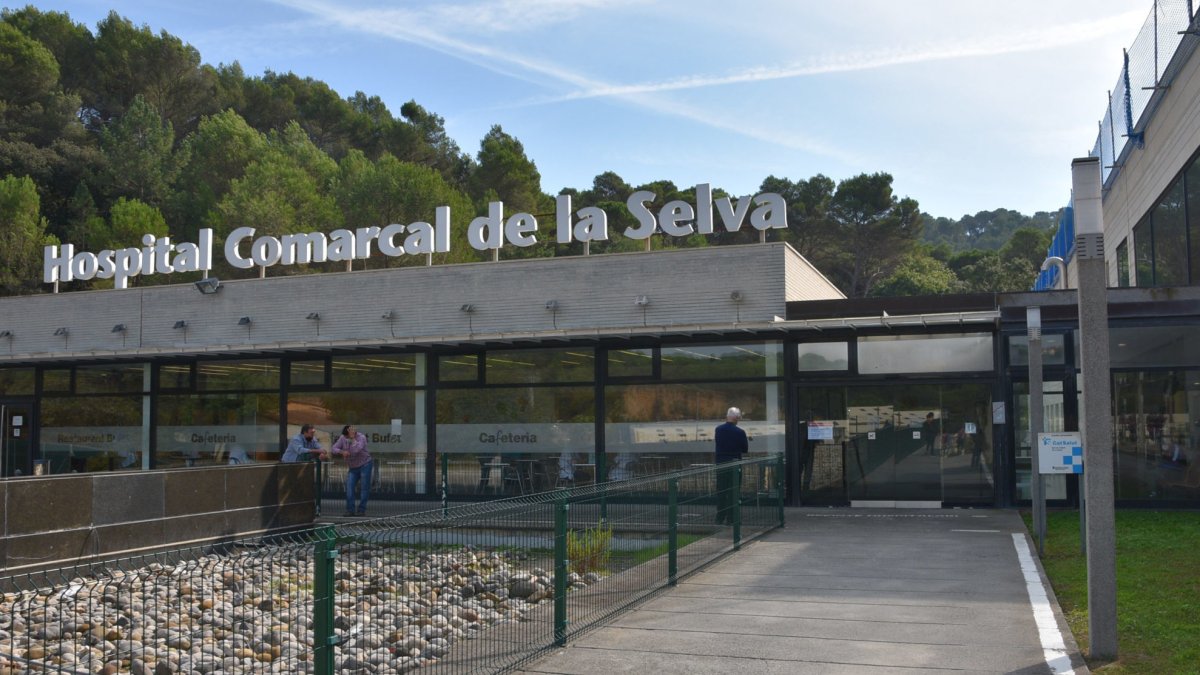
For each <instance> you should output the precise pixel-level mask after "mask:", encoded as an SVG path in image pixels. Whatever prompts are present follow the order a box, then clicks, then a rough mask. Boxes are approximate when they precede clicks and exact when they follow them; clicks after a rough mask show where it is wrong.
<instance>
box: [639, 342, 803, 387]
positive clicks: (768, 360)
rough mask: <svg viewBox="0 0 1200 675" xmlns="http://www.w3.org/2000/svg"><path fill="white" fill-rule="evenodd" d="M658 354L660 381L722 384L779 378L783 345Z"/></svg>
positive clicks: (701, 347)
mask: <svg viewBox="0 0 1200 675" xmlns="http://www.w3.org/2000/svg"><path fill="white" fill-rule="evenodd" d="M660 353H661V359H662V366H661V368H662V378H663V379H664V380H699V379H704V380H722V379H735V378H744V377H779V376H781V375H782V374H783V344H782V343H780V342H765V343H763V342H760V343H750V344H741V345H686V346H678V347H663V348H662V350H661V352H660Z"/></svg>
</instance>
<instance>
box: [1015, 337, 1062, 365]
mask: <svg viewBox="0 0 1200 675" xmlns="http://www.w3.org/2000/svg"><path fill="white" fill-rule="evenodd" d="M1066 362H1067V350H1066V336H1065V335H1062V334H1058V335H1055V334H1043V335H1042V365H1043V366H1061V365H1063V364H1065V363H1066ZM1008 365H1009V367H1010V368H1017V367H1021V368H1025V367H1028V366H1029V338H1028V337H1027V336H1025V335H1014V336H1012V337H1010V338H1008Z"/></svg>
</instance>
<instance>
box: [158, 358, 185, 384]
mask: <svg viewBox="0 0 1200 675" xmlns="http://www.w3.org/2000/svg"><path fill="white" fill-rule="evenodd" d="M158 388H159V389H166V390H171V389H191V388H192V365H191V364H186V365H175V364H170V365H165V366H160V367H159V369H158Z"/></svg>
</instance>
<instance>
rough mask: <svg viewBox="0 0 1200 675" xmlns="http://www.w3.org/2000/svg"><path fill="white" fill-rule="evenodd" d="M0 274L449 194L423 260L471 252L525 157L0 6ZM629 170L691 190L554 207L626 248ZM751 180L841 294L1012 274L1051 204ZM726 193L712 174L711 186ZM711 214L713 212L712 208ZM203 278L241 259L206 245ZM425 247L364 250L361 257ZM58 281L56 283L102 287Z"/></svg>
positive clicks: (620, 185) (1033, 246)
mask: <svg viewBox="0 0 1200 675" xmlns="http://www.w3.org/2000/svg"><path fill="white" fill-rule="evenodd" d="M0 82H2V83H3V85H2V86H0V240H2V241H3V242H4V243H5V250H6V254H5V256H4V258H3V260H0V293H3V294H25V293H37V292H45V291H47V290H48V287H47V286H46V285H45V284H43V283H42V282H41V266H42V265H41V263H42V247H43V246H45V245H47V244H50V243H57V242H60V241H62V242H71V243H73V244H75V245H76V247H77V250H89V251H97V250H101V249H105V248H123V247H127V246H138V245H140V244H141V239H142V236H143V235H145V234H148V233H149V234H154V235H156V236H167V235H169V236H171V237H172V239H173V240H174V241H178V242H183V241H195V240H196V237H197V233H198V232H199V231H200V230H201V229H203V228H211V229H213V231H214V236H215V239H216V241H215V245H216V246H217V247H218V248H219V247H220V246H221V244H222V242H223V240H224V238H225V237H226V236H227V235H228V234H229V232H231V231H232V230H234V229H235V228H238V227H242V226H252V227H254V228H256V229H257V230H258V231H259V233H261V234H270V235H277V236H278V235H282V234H287V233H299V232H310V231H324V232H329V231H331V230H334V229H336V228H340V227H346V228H359V227H369V226H380V227H382V226H384V225H388V224H390V223H409V222H413V221H429V220H431V219H432V217H433V211H434V208H435V207H436V206H440V205H448V206H450V208H451V214H452V220H451V233H452V234H451V239H452V245H451V248H450V252H449V253H442V254H435V256H434V262H437V263H446V262H467V261H476V260H483V259H485V257H486V255H485V254H484V253H481V252H479V251H476V250H474V249H473V248H471V247H470V246H469V245H467V243H466V239H465V237H466V226H467V224H468V223H469V222H470V220H471V219H472V218H474V217H475V216H477V215H482V214H484V213H486V211H487V204H488V202H490V201H494V200H502V201H503V202H504V203H505V208H506V210H508V211H509V212H516V211H525V212H529V213H534V214H548V213H552V212H553V211H554V208H555V206H554V195H552V194H548V193H547V192H545V191H544V189H543V186H542V180H541V176H540V174H539V172H538V169H537V165H536V163H535V162H534V160H533V159H532V158H530V157H528V156H527V155H526V153H525V149H524V147H523V145H522V144H521V142H520V141H519V140H518V139H517V138H515V137H514V136H512V135H511V134H509V133H507V132H505V131H504V129H502V128H501V127H500V126H499V125H496V126H493V127H492V128H491V130H490V131H488V133H487V134H486V135H485V136H484V137H483V138H482V139H480V141H479V144H478V149H477V151H475V152H473V153H471V152H467V151H465V150H463V149H462V148H461V147H460V146H459V145H458V143H457V142H456V141H455V140H454V139H452V138H450V137H449V135H448V134H447V133H446V129H445V126H444V123H443V118H442V117H440V116H439V115H437V114H435V113H434V112H432V111H429V110H426V109H425V108H424V107H422V106H421V105H420V104H418V103H417V102H416V101H411V100H410V101H409V102H407V103H405V104H404V105H402V106H401V107H400V110H399V115H398V116H397V115H395V114H393V113H392V111H390V110H388V108H387V106H386V105H385V104H384V103H383V101H382V100H381V99H380V97H379V96H375V95H369V94H366V93H363V92H355V93H354V94H353V95H351V96H346V97H343V96H342V95H341V94H339V93H338V92H335V91H334V90H333V89H331V88H330V87H329V86H328V85H327V84H325V83H324V82H321V81H319V80H314V79H312V78H308V77H302V76H300V75H296V74H293V73H275V72H270V71H268V72H266V73H263V74H262V75H248V74H246V73H244V72H243V71H242V68H241V67H240V66H239V65H238V64H237V63H233V64H228V65H226V64H221V65H217V66H213V65H209V64H206V63H204V62H203V61H202V59H201V55H200V54H199V52H198V51H197V50H196V49H195V48H193V47H192V46H190V45H188V44H186V43H184V42H183V41H182V40H180V39H179V38H177V37H174V36H172V35H170V34H168V33H166V32H165V31H163V32H159V33H154V32H153V31H152V30H150V28H149V27H147V26H139V25H136V24H135V23H133V22H132V21H130V20H129V19H127V18H125V17H122V16H120V15H118V14H117V13H116V12H113V13H110V14H109V15H108V17H107V18H105V19H104V20H102V21H100V22H99V23H98V24H97V25H96V27H95V29H94V30H93V29H89V28H88V27H86V26H84V25H82V24H78V23H75V22H74V21H72V20H71V18H70V17H69V16H68V15H67V14H65V13H60V12H43V11H41V10H38V9H35V8H33V7H25V8H24V9H14V10H9V9H5V10H3V11H2V12H0ZM636 190H650V191H652V192H654V194H655V195H656V200H655V203H653V204H651V205H650V206H651V208H652V209H654V210H655V211H657V209H658V208H660V207H661V206H662V205H664V204H666V203H667V202H669V201H672V200H677V199H679V200H684V201H688V202H693V201H694V199H695V189H694V186H677V185H675V184H674V183H672V182H671V181H669V180H660V181H653V182H651V183H647V184H643V185H631V184H629V183H627V182H626V181H625V180H624V179H622V178H621V177H620V176H619V175H618V174H616V173H614V172H611V171H609V172H605V173H602V174H600V175H598V176H596V178H595V179H594V180H593V182H592V184H591V185H590V186H586V187H583V186H580V187H564V188H562V189H561V190H559V192H558V193H557V194H569V195H571V197H572V202H573V203H572V207H573V208H574V209H579V208H582V207H585V206H599V207H601V208H603V209H604V210H605V211H606V212H607V213H608V216H609V233H610V239H609V240H608V241H604V242H593V243H592V244H591V246H590V250H589V252H590V253H592V254H596V253H606V252H615V251H630V250H639V249H641V248H643V247H644V246H645V245H646V244H645V242H643V241H640V240H632V239H629V238H625V237H623V236H622V234H621V233H622V232H623V231H624V230H625V229H626V228H627V227H631V226H633V225H635V224H636V221H635V219H634V218H633V216H632V214H631V213H630V212H629V210H628V209H627V208H626V206H625V202H626V199H627V198H628V197H629V195H630V194H631V193H632V192H634V191H636ZM760 190H761V191H769V192H777V193H780V194H781V195H783V197H784V199H785V201H786V202H787V203H788V209H789V212H788V229H787V230H786V231H771V232H769V233H768V238H769V239H771V240H779V239H782V240H786V241H788V242H789V243H790V244H791V245H792V246H794V247H795V248H796V249H797V250H799V251H800V252H801V253H802V254H804V255H805V256H806V257H808V258H809V259H810V260H811V261H812V262H813V263H814V264H815V265H816V266H817V267H818V268H819V269H820V270H822V271H823V272H824V273H825V274H826V275H827V276H828V277H829V278H830V279H831V280H832V281H833V282H834V283H836V284H837V285H838V286H839V287H840V288H841V289H842V290H843V291H844V292H845V293H846V294H847V295H848V296H852V297H861V296H866V295H907V294H916V293H952V292H965V291H1002V290H1021V289H1025V288H1028V287H1029V285H1030V283H1031V282H1032V280H1033V278H1034V272H1035V270H1036V266H1037V265H1038V264H1039V263H1040V262H1041V260H1042V258H1043V257H1044V253H1045V250H1046V246H1047V244H1048V242H1049V238H1050V233H1051V232H1052V229H1053V226H1054V225H1055V223H1056V222H1057V217H1058V216H1057V214H1055V213H1044V212H1042V213H1037V214H1034V215H1033V216H1024V215H1021V214H1019V213H1016V212H1013V211H1009V210H1006V209H998V210H996V211H991V212H981V213H978V214H976V215H974V216H964V217H963V218H962V219H959V220H950V219H947V218H933V217H931V216H929V215H927V214H923V213H922V212H921V210H920V207H919V204H918V202H917V200H916V199H914V198H910V197H908V196H899V195H896V194H895V193H894V192H893V189H892V176H891V175H889V174H888V173H886V172H876V173H869V174H868V173H864V174H861V175H858V176H852V177H849V178H845V179H842V180H839V181H835V180H834V179H831V178H829V177H826V176H824V175H820V174H818V175H816V176H812V177H810V178H807V179H798V180H792V179H788V178H780V177H776V176H768V177H766V178H765V179H764V180H763V182H762V184H761V187H760ZM723 195H725V193H724V192H723V191H722V190H720V188H719V186H714V196H715V197H720V196H723ZM718 229H719V228H718ZM754 241H758V233H757V232H752V231H745V230H743V231H741V232H736V233H728V232H719V233H718V234H714V235H710V236H706V237H702V236H698V235H697V236H692V237H688V238H683V239H675V238H670V237H658V236H656V237H653V238H652V239H651V243H650V246H651V247H652V248H669V247H692V246H713V245H724V244H736V243H750V242H754ZM582 253H583V245H582V244H580V243H573V244H570V245H560V244H557V243H555V241H554V239H553V237H549V238H546V237H543V238H542V240H541V241H539V243H538V244H537V245H535V246H531V247H528V248H506V249H505V250H504V252H503V253H502V255H503V256H504V257H506V258H509V257H531V256H563V255H580V254H582ZM214 262H215V263H216V266H217V267H216V269H215V270H214V274H216V275H217V276H219V277H222V278H238V277H246V276H254V275H256V274H258V273H259V272H258V271H255V270H237V269H232V268H230V267H228V266H227V265H226V264H225V262H224V261H223V260H219V259H218V260H215V261H214ZM416 264H424V259H423V258H421V259H417V258H415V257H412V258H392V257H385V256H377V257H376V258H373V259H371V260H368V261H357V262H356V263H355V265H356V266H358V267H359V268H362V267H363V266H366V267H378V266H400V265H416ZM335 269H337V270H341V269H345V267H344V264H342V263H338V264H334V263H320V264H309V265H296V266H287V267H276V268H272V269H271V270H270V273H271V274H272V275H277V274H303V273H315V272H321V271H327V270H335ZM187 280H188V278H187V277H186V275H171V276H163V275H158V276H146V277H139V278H137V279H135V280H134V281H135V282H136V283H137V284H142V285H145V284H153V283H180V282H184V281H187ZM111 283H112V282H111V281H110V280H101V279H95V280H92V281H86V282H84V281H75V282H71V283H69V284H66V285H65V286H64V289H63V290H77V289H85V288H104V287H106V286H111Z"/></svg>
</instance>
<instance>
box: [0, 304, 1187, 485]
mask: <svg viewBox="0 0 1200 675" xmlns="http://www.w3.org/2000/svg"><path fill="white" fill-rule="evenodd" d="M1054 331H1056V332H1053V331H1052V332H1047V333H1046V334H1045V335H1044V336H1043V342H1042V345H1043V347H1042V348H1043V361H1044V363H1045V364H1046V368H1047V376H1046V389H1045V393H1044V405H1045V409H1044V411H1043V413H1044V419H1045V420H1046V429H1047V430H1049V431H1058V430H1067V431H1070V430H1073V428H1074V425H1075V424H1076V421H1075V412H1074V411H1075V409H1076V405H1077V395H1076V394H1075V392H1074V391H1073V388H1074V386H1075V384H1074V383H1075V365H1074V363H1073V353H1074V351H1073V350H1072V349H1071V345H1072V344H1073V342H1072V340H1071V338H1073V337H1074V336H1075V334H1076V333H1075V331H1072V330H1069V329H1054ZM995 339H996V335H995V334H990V333H966V334H953V335H947V334H928V335H868V336H857V337H847V338H844V339H840V340H839V339H829V340H824V341H819V342H795V343H785V342H784V341H781V340H770V341H756V342H739V343H683V342H676V343H670V342H667V343H662V344H657V345H655V346H649V347H647V346H639V347H620V346H616V347H609V346H604V345H597V346H579V347H552V348H526V349H515V348H506V349H496V350H479V351H474V352H471V353H468V354H440V355H437V356H427V355H425V354H421V353H404V354H387V353H378V352H376V353H372V354H356V355H332V354H330V355H325V356H319V357H314V356H311V355H306V356H302V357H296V358H286V357H285V358H280V359H263V358H254V359H240V360H216V359H198V360H196V361H192V362H186V363H179V362H168V363H159V364H149V363H120V364H99V365H92V364H88V365H74V366H59V365H55V366H45V367H40V368H33V367H27V368H9V369H0V388H2V392H3V393H2V397H4V398H6V399H7V400H8V401H10V402H12V403H14V404H16V405H24V406H26V407H27V408H28V410H29V413H28V417H29V419H30V420H31V422H30V424H32V425H34V426H33V427H31V428H30V429H29V431H30V432H32V433H27V434H26V435H25V437H24V439H25V441H24V442H28V443H30V447H29V448H27V449H24V450H22V451H21V452H24V453H26V454H27V455H28V456H27V457H26V456H25V455H23V456H22V457H17V456H16V455H13V454H12V452H7V451H5V452H7V454H0V456H2V457H3V458H4V464H3V465H4V466H5V467H7V468H6V469H4V470H5V471H6V472H7V475H12V471H13V467H17V468H19V470H21V471H22V472H24V471H28V470H30V467H31V463H30V461H29V459H30V458H32V459H33V460H41V461H43V462H44V464H45V468H48V469H49V471H50V472H52V473H63V472H72V471H77V472H85V471H119V470H137V469H151V468H175V467H193V466H205V465H229V464H245V463H254V462H273V461H277V460H278V459H279V457H280V455H281V451H282V449H283V447H284V446H285V444H286V442H287V440H288V439H289V438H290V437H292V436H294V435H296V434H297V433H298V432H299V428H300V426H301V425H302V424H314V425H316V427H317V438H318V439H319V440H320V442H321V444H322V445H323V446H324V447H329V446H330V445H331V441H332V440H333V439H334V438H336V436H337V435H338V433H339V432H340V430H341V428H342V427H343V426H344V425H347V424H352V425H355V426H357V427H358V428H359V429H360V430H361V431H362V432H363V433H364V434H366V436H367V439H368V447H369V448H370V450H371V452H372V454H373V456H374V457H375V460H376V466H377V467H378V470H377V472H376V475H377V481H378V484H377V485H376V489H377V490H379V491H380V492H381V493H383V494H393V495H415V496H421V495H424V496H428V497H431V498H432V497H433V496H435V495H436V494H438V493H439V483H440V482H441V480H442V478H443V467H445V479H446V482H447V485H448V487H449V490H450V494H452V495H456V496H458V497H464V496H471V497H474V496H480V497H481V498H482V497H490V496H493V495H512V494H521V493H525V492H529V491H533V490H544V489H553V488H555V487H561V486H564V485H579V484H589V483H591V482H594V481H596V480H601V479H604V478H605V477H607V479H609V480H625V479H628V478H632V477H636V476H641V475H647V474H652V473H658V472H662V471H670V470H677V469H681V468H688V467H691V466H694V465H705V464H709V463H711V462H712V455H713V447H712V446H713V431H714V429H715V428H716V426H717V425H718V424H720V423H721V422H722V420H723V417H724V413H725V410H726V409H727V408H729V407H730V406H737V407H739V408H741V409H742V410H743V414H744V417H743V420H742V422H741V426H742V427H743V428H744V429H745V430H746V431H747V433H748V436H749V438H750V452H751V453H752V454H756V455H763V454H775V453H784V454H785V455H787V456H788V457H790V458H791V459H790V460H789V461H793V462H796V463H797V465H798V466H799V471H798V473H799V476H800V477H799V479H798V480H799V485H798V486H794V488H795V489H798V492H797V494H798V495H799V497H800V499H802V500H803V502H804V503H829V504H837V503H846V502H856V501H865V502H880V501H885V502H886V501H895V502H909V501H913V502H940V503H943V504H947V505H953V504H961V505H991V504H994V503H997V502H998V501H999V502H1000V503H1016V502H1019V501H1021V500H1026V499H1028V496H1029V485H1030V482H1029V481H1030V475H1031V474H1030V470H1031V464H1032V462H1031V452H1030V448H1031V438H1030V434H1029V430H1028V428H1029V424H1028V419H1029V414H1028V388H1027V385H1026V384H1025V383H1024V373H1023V371H1024V370H1025V368H1026V366H1027V363H1028V346H1027V345H1028V342H1027V340H1026V338H1025V336H1024V335H1009V336H1008V337H1007V339H1006V342H1005V349H1004V351H1003V354H1002V356H1003V358H1004V363H1006V364H1007V368H1008V370H1007V371H1006V373H1007V377H1003V378H1002V377H999V376H997V375H996V374H995V373H996V371H995V366H994V365H993V363H992V359H993V358H995V356H996V355H995V353H994V350H993V344H994V341H995ZM1075 349H1078V346H1077V345H1076V347H1075ZM1110 349H1111V354H1112V368H1113V371H1114V373H1113V392H1114V414H1115V421H1116V425H1115V428H1116V434H1117V446H1116V448H1117V453H1116V454H1117V459H1116V461H1115V464H1114V467H1113V468H1114V471H1115V475H1116V477H1117V485H1118V488H1117V489H1118V494H1117V497H1118V499H1120V500H1123V501H1134V502H1158V501H1164V500H1165V501H1167V502H1171V503H1180V504H1184V503H1187V504H1194V503H1196V502H1197V501H1198V500H1200V468H1196V467H1194V464H1195V461H1197V459H1200V457H1198V456H1197V453H1198V452H1200V435H1198V434H1197V433H1196V431H1195V430H1196V429H1200V416H1198V413H1197V412H1196V411H1198V410H1200V325H1184V324H1175V325H1162V324H1160V325H1137V326H1134V325H1124V324H1120V323H1118V325H1114V326H1113V327H1112V329H1111V343H1110ZM788 350H791V351H790V352H789V351H788ZM785 355H786V356H788V357H789V358H788V359H787V365H786V366H785ZM435 362H436V364H435ZM431 364H435V365H436V372H437V377H436V378H433V377H430V375H429V374H427V371H429V370H432V369H430V368H429V367H428V366H429V365H431ZM789 368H790V369H791V370H790V371H789V370H788V369H789ZM934 378H936V379H934ZM1007 383H1011V384H1007ZM998 387H999V389H998ZM998 391H1003V392H1004V394H998V393H997V392H998ZM998 396H1001V397H1002V396H1007V397H1009V398H1007V400H1008V401H1009V402H1010V403H1009V405H1010V406H1011V408H1010V409H1011V413H1009V415H1008V419H1007V420H1003V416H1004V415H1003V414H1001V419H1002V423H1000V424H995V425H994V424H993V410H994V408H993V405H994V402H995V401H997V400H1002V399H998V398H997V397H998ZM2 403H3V401H0V404H2ZM789 406H791V407H789ZM789 411H793V412H792V413H789ZM789 414H792V415H794V417H792V418H791V419H789ZM789 428H791V429H793V431H794V435H793V436H791V437H789V436H788V433H787V430H788V429H789ZM998 439H1000V440H1003V441H1004V443H1005V445H1006V446H1008V447H1011V448H1012V450H1010V451H1007V452H1009V453H1011V454H1010V455H1009V459H1008V460H1007V462H1001V461H1000V460H999V458H998V456H997V452H996V450H995V448H998V447H1002V446H999V445H997V443H998V442H1000V440H998ZM1010 443H1011V445H1009V444H1010ZM998 467H1000V468H1003V469H1004V473H1003V474H998V473H997V471H998V470H999V469H998ZM327 469H328V471H327V473H326V477H327V480H328V481H329V482H327V483H326V489H327V491H329V492H340V490H341V487H340V483H339V481H340V480H342V473H344V468H342V467H341V465H339V464H338V463H337V462H334V463H332V464H330V465H328V466H327ZM339 471H340V472H342V473H339ZM1073 486H1074V483H1073V481H1070V479H1067V480H1065V481H1064V480H1063V479H1061V478H1051V479H1049V480H1048V485H1047V487H1048V495H1049V497H1050V498H1051V499H1057V500H1069V499H1073V498H1074V487H1073Z"/></svg>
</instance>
